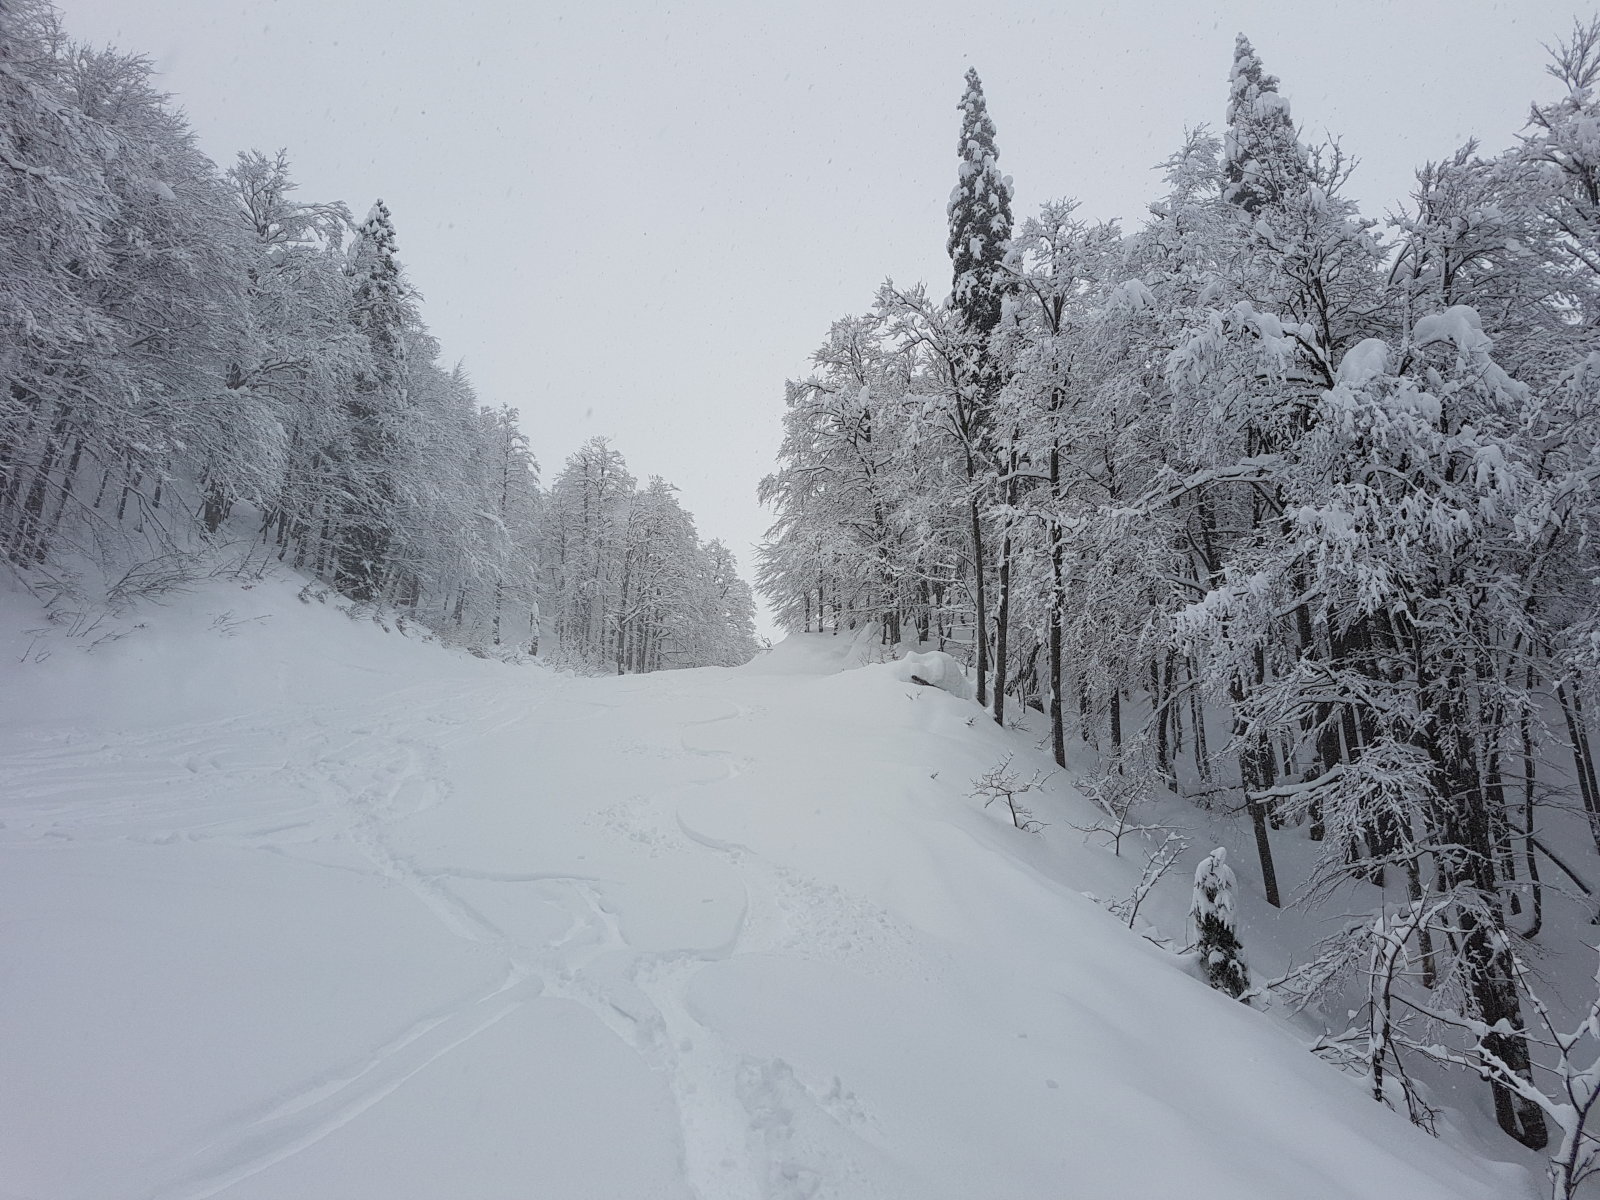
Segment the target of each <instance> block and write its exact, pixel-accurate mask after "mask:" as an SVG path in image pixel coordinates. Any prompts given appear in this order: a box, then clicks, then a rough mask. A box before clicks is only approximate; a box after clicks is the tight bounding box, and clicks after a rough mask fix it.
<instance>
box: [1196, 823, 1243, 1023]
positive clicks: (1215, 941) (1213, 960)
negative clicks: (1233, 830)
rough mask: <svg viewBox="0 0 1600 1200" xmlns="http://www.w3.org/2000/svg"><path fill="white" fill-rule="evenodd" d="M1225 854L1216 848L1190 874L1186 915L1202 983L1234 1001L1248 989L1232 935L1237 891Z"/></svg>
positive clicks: (1239, 949) (1240, 950)
mask: <svg viewBox="0 0 1600 1200" xmlns="http://www.w3.org/2000/svg"><path fill="white" fill-rule="evenodd" d="M1237 886H1238V884H1237V881H1236V880H1235V879H1234V875H1233V868H1232V867H1230V866H1229V865H1228V852H1227V850H1226V849H1224V848H1223V847H1221V846H1218V847H1217V848H1216V849H1215V850H1213V851H1212V852H1211V853H1210V854H1208V855H1206V856H1205V858H1203V859H1201V860H1200V865H1199V866H1198V867H1196V868H1195V872H1194V900H1193V903H1192V906H1191V908H1190V915H1191V916H1192V917H1193V918H1194V923H1195V933H1196V936H1195V948H1196V950H1197V951H1198V953H1199V955H1200V967H1201V969H1202V970H1203V971H1204V972H1205V976H1206V982H1207V983H1209V984H1210V985H1211V986H1212V987H1214V988H1216V989H1217V990H1218V991H1219V992H1227V993H1228V995H1230V996H1233V997H1235V998H1237V997H1239V996H1242V995H1243V994H1244V992H1245V990H1246V989H1247V988H1248V987H1249V986H1250V971H1249V969H1248V968H1247V967H1246V966H1245V962H1244V947H1243V946H1241V945H1240V944H1239V936H1238V934H1237V933H1235V932H1234V913H1233V893H1234V891H1235V889H1236V888H1237Z"/></svg>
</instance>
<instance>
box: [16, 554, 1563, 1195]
mask: <svg viewBox="0 0 1600 1200" xmlns="http://www.w3.org/2000/svg"><path fill="white" fill-rule="evenodd" d="M31 603H32V602H31V601H29V600H27V598H25V597H20V596H17V595H7V596H0V650H3V651H5V653H4V663H5V665H4V666H3V667H0V783H3V794H0V921H3V932H0V970H3V977H0V1196H3V1197H6V1198H7V1200H19V1198H26V1200H67V1198H84V1200H91V1198H92V1200H123V1198H126V1200H199V1198H200V1197H208V1196H225V1197H230V1198H239V1200H242V1198H245V1197H253V1198H266V1197H272V1198H286V1197H293V1198H296V1200H312V1198H318V1197H326V1198H329V1200H360V1198H366V1197H370V1198H372V1200H406V1198H412V1197H415V1198H418V1200H421V1198H427V1200H442V1198H451V1200H457V1198H459V1200H490V1198H498V1197H507V1198H509V1197H519V1198H526V1197H541V1198H542V1197H548V1198H550V1200H582V1198H586V1197H593V1198H595V1200H602V1198H604V1200H621V1198H634V1197H638V1198H656V1197H660V1198H671V1197H684V1198H690V1197H697V1198H699V1200H724V1198H727V1200H736V1198H743V1197H752V1198H753V1197H848V1198H860V1200H869V1198H878V1197H904V1198H906V1200H935V1198H940V1197H948V1198H950V1200H981V1198H987V1197H994V1198H996V1200H1000V1198H1004V1200H1031V1198H1034V1197H1089V1198H1098V1197H1108V1198H1111V1197H1118V1198H1120V1197H1129V1198H1133V1197H1140V1198H1142V1197H1163V1196H1183V1197H1186V1198H1187V1200H1213V1198H1216V1200H1221V1198H1227V1200H1242V1198H1255V1197H1260V1198H1278V1197H1294V1198H1296V1200H1313V1198H1322V1197H1328V1198H1332V1197H1340V1198H1344V1197H1350V1198H1361V1200H1374V1198H1380V1197H1404V1198H1405V1200H1434V1198H1437V1200H1476V1198H1479V1197H1481V1198H1484V1200H1488V1198H1490V1197H1493V1198H1495V1200H1504V1198H1506V1197H1516V1196H1527V1195H1531V1194H1533V1192H1534V1190H1535V1183H1534V1180H1533V1177H1532V1176H1531V1175H1530V1174H1529V1172H1527V1171H1526V1170H1525V1169H1524V1168H1522V1167H1519V1166H1510V1165H1506V1164H1500V1163H1494V1162H1490V1161H1488V1160H1486V1159H1482V1158H1477V1157H1473V1156H1472V1155H1471V1154H1470V1153H1469V1152H1466V1151H1463V1150H1461V1149H1459V1148H1452V1147H1451V1146H1449V1145H1446V1144H1444V1143H1441V1142H1436V1141H1432V1140H1430V1139H1428V1138H1427V1137H1425V1136H1424V1135H1422V1134H1421V1133H1419V1132H1418V1131H1416V1130H1414V1129H1412V1128H1411V1127H1410V1126H1408V1125H1407V1124H1406V1123H1405V1121H1404V1120H1403V1119H1401V1118H1400V1117H1398V1116H1396V1115H1394V1114H1393V1113H1390V1112H1388V1111H1386V1110H1384V1109H1382V1108H1381V1107H1379V1106H1378V1105H1376V1104H1374V1103H1373V1102H1372V1101H1371V1100H1370V1099H1368V1098H1367V1097H1366V1096H1365V1095H1364V1094H1363V1092H1362V1091H1361V1089H1360V1088H1359V1086H1357V1085H1356V1084H1355V1083H1354V1082H1352V1081H1351V1080H1348V1079H1346V1078H1345V1077H1343V1076H1341V1075H1339V1074H1338V1073H1336V1072H1335V1071H1334V1070H1333V1069H1332V1068H1331V1067H1329V1066H1326V1065H1325V1064H1323V1063H1321V1062H1319V1061H1318V1060H1317V1059H1315V1058H1313V1057H1312V1056H1311V1055H1310V1054H1308V1053H1307V1052H1306V1051H1305V1049H1304V1048H1303V1047H1302V1045H1301V1044H1300V1043H1299V1042H1297V1041H1296V1039H1295V1037H1294V1036H1292V1034H1291V1033H1290V1032H1289V1031H1288V1030H1287V1029H1285V1028H1284V1027H1283V1026H1282V1025H1280V1024H1279V1023H1277V1022H1276V1021H1275V1020H1274V1019H1272V1018H1270V1017H1267V1016H1264V1015H1262V1014H1260V1013H1257V1012H1254V1011H1251V1010H1250V1009H1248V1008H1246V1007H1245V1006H1243V1005H1240V1004H1238V1003H1235V1002H1233V1001H1231V1000H1229V999H1227V998H1226V997H1224V996H1222V995H1220V994H1218V993H1215V992H1212V991H1210V990H1208V989H1207V988H1205V987H1204V986H1203V985H1201V984H1200V983H1198V982H1196V981H1195V980H1194V979H1193V978H1191V977H1190V976H1189V975H1188V974H1186V973H1185V972H1184V971H1183V970H1182V969H1181V968H1180V966H1179V965H1178V963H1177V960H1176V959H1175V958H1174V956H1173V955H1171V954H1170V953H1168V952H1167V951H1165V950H1163V949H1161V948H1159V947H1158V946H1156V945H1154V944H1152V943H1151V942H1150V941H1147V940H1145V939H1143V938H1141V937H1140V936H1138V935H1137V934H1135V933H1132V932H1130V931H1128V930H1127V929H1125V928H1123V927H1122V926H1121V925H1120V924H1119V923H1118V922H1117V921H1116V920H1114V919H1113V918H1112V917H1111V916H1110V915H1109V914H1108V913H1107V912H1105V911H1104V910H1103V909H1102V908H1101V907H1099V906H1098V905H1096V904H1095V903H1093V902H1092V901H1091V900H1089V899H1086V898H1085V896H1084V895H1083V893H1084V892H1085V891H1089V892H1096V893H1099V894H1112V893H1117V892H1118V891H1119V890H1120V891H1122V892H1125V891H1127V890H1128V886H1129V881H1128V875H1127V872H1128V870H1129V869H1130V867H1129V865H1128V864H1127V863H1126V862H1125V861H1119V860H1115V859H1112V858H1111V857H1110V856H1109V855H1108V854H1106V853H1105V852H1103V851H1101V850H1099V849H1096V848H1095V847H1093V846H1087V845H1085V844H1084V839H1083V838H1082V837H1081V836H1080V835H1077V834H1075V833H1071V832H1070V830H1069V827H1070V823H1071V822H1072V821H1074V820H1081V821H1087V820H1088V819H1089V817H1088V813H1087V810H1086V809H1084V808H1082V807H1081V805H1082V802H1081V800H1079V799H1078V798H1077V797H1075V795H1073V794H1072V793H1071V792H1070V790H1069V789H1067V788H1066V787H1065V785H1064V784H1063V783H1062V782H1061V781H1060V779H1059V778H1058V779H1057V780H1056V781H1054V782H1052V783H1051V784H1050V785H1048V787H1047V790H1046V792H1044V793H1043V794H1042V795H1041V796H1040V799H1039V802H1038V804H1037V805H1036V806H1035V807H1036V809H1037V810H1038V811H1039V815H1040V816H1041V817H1042V818H1043V819H1045V820H1047V821H1049V822H1051V823H1052V828H1051V829H1050V830H1047V831H1046V832H1047V834H1049V835H1050V836H1047V837H1035V836H1030V835H1028V834H1024V833H1021V832H1019V831H1017V830H1015V829H1013V828H1011V827H1010V825H1009V823H1008V820H1007V818H1006V816H1005V814H1004V813H1003V812H1001V811H997V809H990V810H984V809H983V808H981V807H980V806H979V804H978V802H976V801H974V800H973V799H971V798H970V796H969V795H968V793H969V792H970V791H971V780H972V779H973V778H974V777H975V776H977V775H979V774H981V773H982V772H983V771H985V770H987V769H988V768H989V767H991V766H993V765H994V763H995V762H996V761H997V760H998V759H1000V758H1001V757H1003V756H1004V755H1005V754H1007V753H1012V752H1015V753H1017V754H1018V761H1019V763H1020V762H1028V763H1029V764H1030V765H1029V769H1031V766H1032V765H1033V762H1034V759H1036V758H1038V756H1037V754H1036V752H1035V751H1034V750H1033V749H1032V741H1031V739H1028V738H1024V737H1020V736H1018V735H1017V734H1015V733H1011V732H1008V731H1003V730H999V729H997V728H995V727H994V726H993V725H992V723H990V722H988V721H987V720H985V719H984V718H983V717H982V716H981V715H979V714H978V713H977V709H976V708H975V707H974V706H973V705H972V704H971V703H970V702H968V701H964V700H961V699H959V698H957V697H955V696H952V695H948V694H946V693H944V692H942V691H939V690H938V689H937V688H933V687H918V686H915V685H913V684H910V683H908V682H903V681H901V680H900V679H898V678H896V672H895V667H894V666H893V665H892V664H891V665H877V666H871V665H869V666H863V667H861V668H860V669H853V670H841V669H840V668H841V667H842V666H844V665H845V664H846V663H847V662H848V661H849V659H850V655H849V653H848V644H847V639H843V638H841V639H832V638H824V637H820V636H812V637H797V638H791V639H789V640H788V641H787V642H785V643H783V644H782V645H780V646H779V647H777V648H776V649H775V650H774V651H773V652H772V653H771V654H769V655H766V656H763V657H762V658H760V659H758V660H757V661H756V662H755V663H753V664H751V665H750V666H748V667H746V668H742V669H739V670H731V671H730V670H721V669H708V670H700V671H684V672H669V673H664V674H659V675H651V676H630V677H626V678H600V679H585V678H574V677H571V676H563V675H557V674H554V673H552V672H549V671H546V670H544V669H543V668H541V667H538V666H534V665H522V666H514V665H509V664H505V663H501V662H497V661H485V660H482V659H478V658H474V657H472V656H469V655H467V654H465V653H462V652H460V651H453V650H446V649H443V648H441V647H439V646H437V645H430V644H425V643H423V642H421V641H419V640H416V639H412V638H408V637H406V636H402V635H400V634H398V633H394V632H385V631H383V630H381V629H379V628H377V627H376V626H375V625H373V624H372V623H371V622H367V621H352V620H350V619H349V618H347V617H346V616H345V615H344V614H343V613H342V612H340V611H339V610H338V609H337V608H336V607H335V606H334V605H331V604H317V603H311V604H304V603H300V602H298V601H297V600H296V598H295V585H294V584H291V583H288V582H285V581H271V580H268V581H264V582H260V583H257V584H256V585H254V586H253V587H250V588H244V589H241V588H240V587H239V586H238V585H237V584H220V583H218V584H211V585H207V586H206V587H204V588H202V589H200V590H198V591H196V592H194V593H192V594H189V595H186V596H182V597H178V598H176V599H175V600H174V601H173V602H172V603H171V604H169V605H168V606H166V607H161V608H149V609H146V610H144V611H142V612H141V613H139V614H138V615H137V616H136V617H135V618H132V619H130V620H129V621H124V622H123V626H124V627H126V626H127V625H129V624H131V623H132V622H133V621H137V622H140V623H142V627H141V628H138V629H133V630H131V631H129V632H128V635H127V636H126V637H123V638H121V639H120V640H110V641H102V642H101V643H100V644H98V645H94V646H93V649H92V650H91V649H90V647H91V645H93V643H94V642H95V640H96V639H97V638H100V637H102V636H103V635H104V634H105V633H107V632H121V631H122V630H120V629H112V627H111V626H109V625H103V626H101V627H99V628H97V629H96V630H95V631H93V632H90V633H87V634H84V635H82V636H72V633H71V631H70V629H67V628H63V627H52V628H50V629H48V630H46V631H43V632H38V631H35V632H29V630H30V629H36V627H38V626H39V625H40V624H41V622H40V621H39V619H38V616H37V610H36V609H30V607H29V606H30V604H31ZM974 716H976V717H977V719H976V720H972V718H973V717H974ZM1030 756H1032V757H1031V758H1030ZM1075 805H1076V806H1078V807H1076V808H1075V807H1074V806H1075ZM1206 849H1209V847H1195V848H1194V850H1195V851H1196V853H1193V854H1191V859H1194V858H1198V854H1199V853H1203V852H1204V851H1205V850H1206ZM1186 861H1188V860H1186ZM1189 870H1190V872H1191V873H1192V864H1191V866H1190V868H1189ZM1169 932H1172V933H1174V934H1181V932H1182V931H1181V930H1171V931H1169Z"/></svg>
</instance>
